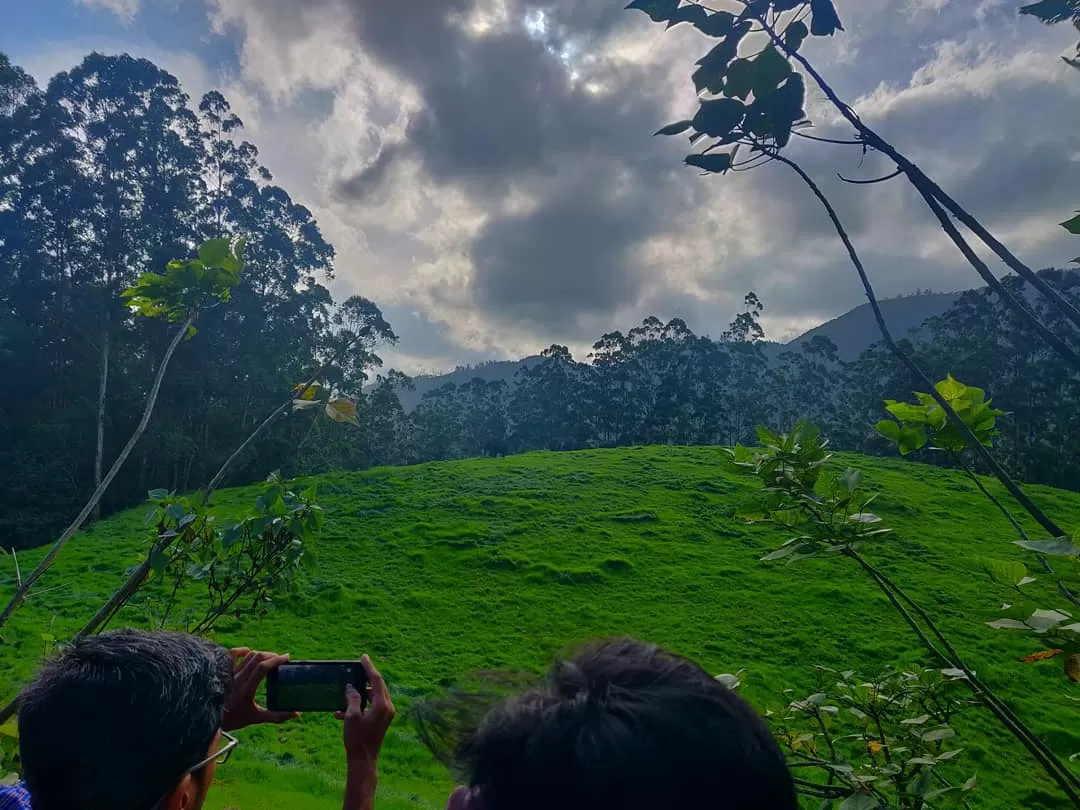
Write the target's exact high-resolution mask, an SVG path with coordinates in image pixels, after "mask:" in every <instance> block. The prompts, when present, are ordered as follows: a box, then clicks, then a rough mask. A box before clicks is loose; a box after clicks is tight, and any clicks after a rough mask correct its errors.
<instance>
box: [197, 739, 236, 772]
mask: <svg viewBox="0 0 1080 810" xmlns="http://www.w3.org/2000/svg"><path fill="white" fill-rule="evenodd" d="M221 743H222V744H221V746H220V747H219V748H218V750H217V751H216V752H215V753H213V754H211V755H210V756H208V757H207V758H206V759H204V760H203V761H202V762H200V763H199V764H198V765H195V766H194V767H191V768H188V769H187V770H186V771H185V772H184V775H185V776H187V774H189V773H195V772H196V771H201V770H202V769H203V768H205V767H206V766H207V765H209V764H210V763H211V762H215V763H217V764H218V765H224V764H225V763H226V762H228V761H229V757H231V756H232V752H233V749H234V748H236V746H238V745H239V744H240V741H239V740H238V739H236V737H234V736H233V735H232V734H230V733H229V732H227V731H223V732H221Z"/></svg>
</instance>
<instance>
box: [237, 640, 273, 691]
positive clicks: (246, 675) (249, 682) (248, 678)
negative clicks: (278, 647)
mask: <svg viewBox="0 0 1080 810" xmlns="http://www.w3.org/2000/svg"><path fill="white" fill-rule="evenodd" d="M267 655H269V653H264V652H259V651H257V650H255V651H252V652H249V653H248V655H247V657H246V658H244V664H243V666H241V667H240V671H239V672H237V673H236V677H235V678H234V679H233V688H234V689H235V690H236V691H237V693H239V694H247V693H248V692H254V691H255V688H256V687H257V686H258V683H259V682H258V680H257V678H256V675H255V673H256V670H257V669H258V667H259V664H260V663H261V662H262V660H263V659H264V658H265V657H266V656H267Z"/></svg>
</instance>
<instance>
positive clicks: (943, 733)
mask: <svg viewBox="0 0 1080 810" xmlns="http://www.w3.org/2000/svg"><path fill="white" fill-rule="evenodd" d="M955 736H956V732H955V731H953V730H952V729H951V728H950V727H949V726H942V727H941V728H935V729H933V730H932V731H928V732H926V733H925V734H923V735H922V739H923V742H941V741H942V740H947V739H949V738H950V737H955Z"/></svg>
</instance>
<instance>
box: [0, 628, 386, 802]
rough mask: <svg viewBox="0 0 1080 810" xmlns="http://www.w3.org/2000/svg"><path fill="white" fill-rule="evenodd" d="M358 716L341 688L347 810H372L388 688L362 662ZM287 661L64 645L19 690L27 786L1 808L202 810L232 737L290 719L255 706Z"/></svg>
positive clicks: (1, 795)
mask: <svg viewBox="0 0 1080 810" xmlns="http://www.w3.org/2000/svg"><path fill="white" fill-rule="evenodd" d="M361 660H362V663H363V666H364V669H365V670H366V671H367V675H368V682H369V684H370V689H371V694H370V702H369V705H367V706H365V701H364V700H363V698H362V696H361V695H360V693H359V692H358V691H357V690H356V689H354V688H352V687H351V686H350V687H348V690H347V706H348V708H347V710H346V711H345V712H344V713H339V714H338V715H337V716H338V719H340V720H342V721H344V722H343V725H344V732H343V735H344V746H345V756H346V763H347V778H346V788H345V798H344V808H345V810H371V808H372V807H373V806H374V797H375V783H376V770H375V767H376V766H375V755H376V754H377V753H378V750H379V748H380V746H381V745H382V740H383V737H384V736H385V734H386V730H387V728H388V727H389V725H390V721H391V720H392V719H393V716H394V707H393V703H392V702H391V700H390V695H389V693H388V691H387V688H386V683H385V682H384V681H383V678H382V677H381V675H380V674H379V673H378V671H377V670H376V669H375V667H374V665H373V664H372V663H371V661H370V659H369V658H368V657H367V656H364V657H363V658H362V659H361ZM285 661H288V656H287V655H276V654H274V653H269V652H259V651H253V650H250V649H247V648H239V649H234V650H232V651H231V652H230V651H228V650H226V649H224V648H223V647H220V646H218V645H216V644H212V643H210V642H208V641H205V640H203V639H200V638H196V637H194V636H189V635H183V634H176V633H163V632H141V631H136V630H119V631H115V632H111V633H105V634H102V635H99V636H91V637H89V638H85V639H83V640H81V641H78V642H76V643H74V644H72V645H71V646H69V647H66V648H65V649H64V650H63V651H62V652H60V653H59V654H58V655H57V656H55V657H54V658H53V659H51V660H50V661H48V662H47V663H46V664H45V665H44V666H43V667H42V669H41V671H40V673H39V674H38V676H37V677H36V678H35V680H34V681H33V683H31V684H30V685H29V686H28V687H27V688H26V690H25V691H24V692H23V696H22V702H21V705H20V709H19V717H18V729H19V753H20V759H21V764H22V774H23V780H24V784H22V785H16V786H14V787H12V788H7V789H4V790H3V791H0V810H30V808H31V806H32V808H33V810H150V809H151V808H154V809H155V810H200V808H201V807H202V806H203V803H204V801H205V799H206V795H207V792H208V791H209V790H210V786H211V783H212V782H213V779H214V774H215V770H216V768H217V766H218V765H221V764H224V763H225V761H226V760H227V759H228V757H229V755H230V754H231V753H232V751H233V749H235V747H236V746H237V744H238V743H239V740H238V738H237V737H235V736H233V732H236V731H240V730H241V729H244V728H246V727H248V726H252V725H256V724H260V723H282V722H286V721H288V720H291V719H293V718H294V717H296V716H297V715H296V714H295V713H286V712H271V711H268V710H267V709H265V708H263V707H262V706H260V705H259V704H258V703H257V702H256V691H257V689H258V687H259V684H260V683H261V682H262V681H263V680H264V679H265V678H266V675H267V673H269V672H270V671H271V670H273V669H274V668H276V667H277V666H279V665H280V664H282V663H284V662H285Z"/></svg>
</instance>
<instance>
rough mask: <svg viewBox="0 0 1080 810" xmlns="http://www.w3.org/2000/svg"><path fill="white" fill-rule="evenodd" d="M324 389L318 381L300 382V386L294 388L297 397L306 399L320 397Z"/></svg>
mask: <svg viewBox="0 0 1080 810" xmlns="http://www.w3.org/2000/svg"><path fill="white" fill-rule="evenodd" d="M322 391H323V387H322V386H321V385H319V384H318V383H311V385H306V384H305V383H300V384H299V385H298V386H296V387H295V388H293V394H294V395H296V398H297V399H301V400H304V401H310V400H313V399H318V398H319V395H320V394H321V393H322Z"/></svg>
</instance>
